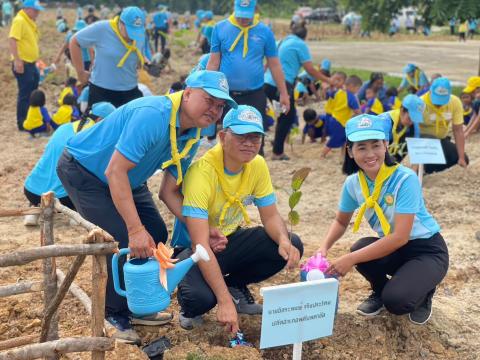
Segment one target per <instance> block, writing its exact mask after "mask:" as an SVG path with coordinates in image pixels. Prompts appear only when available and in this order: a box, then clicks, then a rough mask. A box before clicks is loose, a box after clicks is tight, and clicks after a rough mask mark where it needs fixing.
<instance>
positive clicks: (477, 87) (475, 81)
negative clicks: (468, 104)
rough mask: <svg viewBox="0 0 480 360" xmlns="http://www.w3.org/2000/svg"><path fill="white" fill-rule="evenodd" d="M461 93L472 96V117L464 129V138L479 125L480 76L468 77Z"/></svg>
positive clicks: (476, 129)
mask: <svg viewBox="0 0 480 360" xmlns="http://www.w3.org/2000/svg"><path fill="white" fill-rule="evenodd" d="M463 93H464V94H471V95H472V97H473V103H472V109H473V111H472V118H471V120H470V122H469V123H468V126H467V128H466V129H465V138H467V137H469V136H470V135H471V134H473V133H474V132H476V131H478V129H479V127H480V76H472V77H470V78H469V79H468V81H467V86H466V87H465V88H464V89H463Z"/></svg>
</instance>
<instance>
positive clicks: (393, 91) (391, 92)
mask: <svg viewBox="0 0 480 360" xmlns="http://www.w3.org/2000/svg"><path fill="white" fill-rule="evenodd" d="M385 94H386V95H387V96H388V97H390V96H398V90H397V88H396V87H395V86H391V87H389V88H388V90H387V92H386V93H385Z"/></svg>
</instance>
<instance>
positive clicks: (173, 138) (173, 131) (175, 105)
mask: <svg viewBox="0 0 480 360" xmlns="http://www.w3.org/2000/svg"><path fill="white" fill-rule="evenodd" d="M182 95H183V91H178V92H176V93H173V94H169V95H166V97H167V98H168V99H169V100H170V101H171V102H172V111H171V113H170V147H171V149H172V158H171V159H170V160H168V161H165V162H164V163H163V164H162V169H165V168H167V167H169V166H170V165H175V166H176V167H177V173H178V174H177V185H180V184H181V183H182V181H183V174H182V163H181V160H182V159H183V158H184V157H185V156H187V155H188V153H189V151H190V149H191V148H192V146H193V144H195V143H196V142H197V141H198V140H200V132H201V129H200V128H197V135H196V136H195V138H194V139H190V140H188V141H187V143H186V145H185V147H184V148H183V150H182V152H181V153H179V152H178V146H177V113H178V111H179V109H180V105H181V103H182Z"/></svg>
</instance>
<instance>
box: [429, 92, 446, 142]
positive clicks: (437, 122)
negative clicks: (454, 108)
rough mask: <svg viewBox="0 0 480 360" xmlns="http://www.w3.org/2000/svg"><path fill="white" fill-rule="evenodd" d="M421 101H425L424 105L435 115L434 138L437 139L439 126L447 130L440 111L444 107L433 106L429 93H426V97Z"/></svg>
mask: <svg viewBox="0 0 480 360" xmlns="http://www.w3.org/2000/svg"><path fill="white" fill-rule="evenodd" d="M423 100H424V101H425V104H426V105H427V107H428V109H429V110H432V111H433V112H434V113H435V115H436V116H435V136H437V137H438V133H439V131H440V125H441V126H443V127H444V128H447V129H448V123H447V121H446V120H445V118H444V117H443V110H442V107H443V106H445V105H442V106H440V107H438V106H435V105H434V104H433V103H432V100H431V99H430V91H429V92H428V93H427V95H426V96H425V98H424V99H423ZM429 120H430V119H429Z"/></svg>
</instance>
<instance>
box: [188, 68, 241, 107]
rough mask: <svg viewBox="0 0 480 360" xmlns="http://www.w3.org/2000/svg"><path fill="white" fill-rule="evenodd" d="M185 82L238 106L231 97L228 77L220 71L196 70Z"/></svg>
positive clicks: (191, 86) (231, 105)
mask: <svg viewBox="0 0 480 360" xmlns="http://www.w3.org/2000/svg"><path fill="white" fill-rule="evenodd" d="M185 84H186V85H187V88H198V89H202V90H204V91H206V92H207V93H208V94H210V95H212V96H213V97H215V98H217V99H223V100H226V102H227V103H228V105H229V106H230V107H232V108H234V109H236V108H237V106H238V105H237V103H236V102H235V100H233V99H232V98H231V97H230V94H229V88H228V81H227V78H226V77H225V75H224V74H223V73H221V72H220V71H210V70H199V71H195V72H194V73H192V74H190V75H189V76H188V77H187V79H186V80H185Z"/></svg>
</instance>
